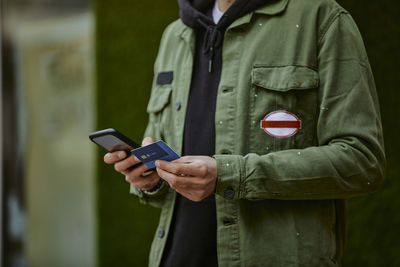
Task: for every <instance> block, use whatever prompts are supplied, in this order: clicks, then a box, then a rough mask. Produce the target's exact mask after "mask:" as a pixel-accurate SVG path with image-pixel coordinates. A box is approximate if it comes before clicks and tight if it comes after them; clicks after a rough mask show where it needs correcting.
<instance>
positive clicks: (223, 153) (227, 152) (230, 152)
mask: <svg viewBox="0 0 400 267" xmlns="http://www.w3.org/2000/svg"><path fill="white" fill-rule="evenodd" d="M221 154H222V155H231V154H232V151H230V150H228V149H222V150H221Z"/></svg>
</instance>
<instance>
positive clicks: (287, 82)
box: [251, 66, 319, 91]
mask: <svg viewBox="0 0 400 267" xmlns="http://www.w3.org/2000/svg"><path fill="white" fill-rule="evenodd" d="M251 82H252V84H254V85H257V86H260V87H263V88H265V89H270V90H276V91H289V90H292V89H309V88H316V87H318V86H319V77H318V73H317V72H316V71H315V70H313V69H310V68H308V67H302V66H284V67H265V66H255V67H254V68H253V70H252V73H251Z"/></svg>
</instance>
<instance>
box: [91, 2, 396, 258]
mask: <svg viewBox="0 0 400 267" xmlns="http://www.w3.org/2000/svg"><path fill="white" fill-rule="evenodd" d="M176 2H177V1H175V0H169V1H161V0H157V1H151V2H148V1H135V2H133V1H127V0H116V1H113V2H105V1H99V0H98V1H96V20H97V27H96V34H97V35H96V42H97V52H96V58H97V88H98V98H97V106H98V107H99V109H98V121H97V128H99V129H100V128H105V127H115V128H117V129H120V130H121V131H123V132H124V133H126V134H127V135H128V136H131V137H132V138H134V139H135V140H137V141H138V142H140V139H141V136H142V133H143V131H144V127H145V125H146V120H147V116H146V114H145V107H146V102H147V99H148V96H149V90H150V85H151V80H152V75H153V73H152V70H153V61H154V58H155V55H156V51H157V46H158V44H159V40H160V36H161V32H162V29H163V28H164V27H165V26H166V25H167V23H168V22H169V21H172V20H173V19H174V18H177V17H178V9H177V3H176ZM339 2H340V3H341V4H342V5H343V6H344V7H345V8H347V9H348V10H349V11H350V13H351V14H353V17H354V18H355V20H356V22H357V23H358V25H359V27H360V30H361V33H362V34H363V36H364V39H365V44H366V47H367V50H368V52H369V56H370V61H371V65H372V67H373V70H374V73H375V78H376V83H377V88H378V94H379V97H380V102H381V107H382V116H383V122H384V130H385V140H386V147H387V157H388V170H387V180H386V183H385V184H384V186H383V188H381V190H380V191H379V192H377V193H375V194H373V195H370V196H364V197H358V198H354V199H350V200H349V201H348V240H347V247H346V252H345V266H400V257H399V256H398V252H399V251H400V244H399V242H398V240H399V238H400V233H399V232H400V230H398V226H399V225H400V213H399V212H398V211H399V210H400V198H399V197H398V195H399V193H400V192H399V188H400V187H399V186H400V180H399V179H397V178H398V176H399V171H400V165H399V164H398V160H399V158H400V153H399V151H400V142H399V141H398V139H397V136H398V133H397V130H398V128H399V123H398V116H399V113H400V109H399V106H400V105H399V104H398V103H399V102H398V96H399V93H398V90H397V88H396V87H397V84H399V83H400V81H399V77H400V75H398V74H397V67H396V64H397V62H399V57H400V53H399V50H398V47H400V43H399V36H400V34H399V29H400V28H399V27H398V25H397V23H396V22H397V19H398V15H399V14H398V9H396V2H395V0H382V1H379V2H377V1H362V0H346V1H345V0H340V1H339ZM98 152H99V155H98V159H97V160H98V164H99V165H98V174H99V175H98V202H97V203H98V214H99V262H100V265H101V266H109V265H111V264H112V263H114V265H115V264H117V265H120V266H124V265H125V266H126V265H128V264H129V265H131V266H144V263H145V262H146V260H147V253H148V249H149V246H150V242H151V239H152V234H153V232H154V230H155V227H156V224H157V216H158V211H157V210H154V209H152V208H150V207H145V206H141V205H140V204H138V201H137V200H136V199H135V197H133V196H130V195H129V194H128V185H127V184H126V183H125V181H124V178H123V177H122V176H120V175H116V174H115V173H114V171H113V169H112V167H111V166H105V165H104V164H102V163H101V161H102V156H103V154H104V153H103V151H101V150H99V151H98Z"/></svg>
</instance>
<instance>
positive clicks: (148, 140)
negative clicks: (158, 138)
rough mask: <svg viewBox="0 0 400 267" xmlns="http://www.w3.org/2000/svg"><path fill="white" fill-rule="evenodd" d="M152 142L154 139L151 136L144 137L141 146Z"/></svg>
mask: <svg viewBox="0 0 400 267" xmlns="http://www.w3.org/2000/svg"><path fill="white" fill-rule="evenodd" d="M153 143H154V139H153V138H151V137H145V138H144V139H143V141H142V146H147V145H150V144H153Z"/></svg>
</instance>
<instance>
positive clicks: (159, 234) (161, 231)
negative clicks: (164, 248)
mask: <svg viewBox="0 0 400 267" xmlns="http://www.w3.org/2000/svg"><path fill="white" fill-rule="evenodd" d="M164 235H165V231H164V230H163V229H161V228H158V231H157V236H158V237H159V238H163V237H164Z"/></svg>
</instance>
